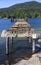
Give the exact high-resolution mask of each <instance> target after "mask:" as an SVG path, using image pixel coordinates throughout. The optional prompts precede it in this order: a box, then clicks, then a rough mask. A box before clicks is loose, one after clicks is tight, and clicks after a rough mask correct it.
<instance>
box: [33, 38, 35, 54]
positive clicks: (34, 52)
mask: <svg viewBox="0 0 41 65" xmlns="http://www.w3.org/2000/svg"><path fill="white" fill-rule="evenodd" d="M32 53H35V39H33V40H32Z"/></svg>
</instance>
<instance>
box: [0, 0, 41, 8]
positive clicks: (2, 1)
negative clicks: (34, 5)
mask: <svg viewBox="0 0 41 65" xmlns="http://www.w3.org/2000/svg"><path fill="white" fill-rule="evenodd" d="M29 1H37V2H41V0H0V8H6V7H9V6H12V5H14V4H18V3H24V2H29Z"/></svg>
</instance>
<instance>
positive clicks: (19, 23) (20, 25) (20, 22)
mask: <svg viewBox="0 0 41 65" xmlns="http://www.w3.org/2000/svg"><path fill="white" fill-rule="evenodd" d="M12 28H13V29H14V28H30V24H28V23H27V22H26V21H25V20H24V19H18V21H17V22H16V23H15V24H14V25H13V26H12V27H11V28H10V29H12Z"/></svg>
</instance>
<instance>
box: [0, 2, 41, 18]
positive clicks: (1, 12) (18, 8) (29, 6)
mask: <svg viewBox="0 0 41 65" xmlns="http://www.w3.org/2000/svg"><path fill="white" fill-rule="evenodd" d="M34 12H35V14H36V15H35V17H37V16H40V17H41V15H40V14H41V3H39V2H36V1H30V2H25V3H20V4H15V5H13V6H10V7H8V8H3V9H0V17H4V16H5V17H8V16H15V17H21V18H22V17H23V16H24V17H25V16H26V17H31V16H33V13H34Z"/></svg>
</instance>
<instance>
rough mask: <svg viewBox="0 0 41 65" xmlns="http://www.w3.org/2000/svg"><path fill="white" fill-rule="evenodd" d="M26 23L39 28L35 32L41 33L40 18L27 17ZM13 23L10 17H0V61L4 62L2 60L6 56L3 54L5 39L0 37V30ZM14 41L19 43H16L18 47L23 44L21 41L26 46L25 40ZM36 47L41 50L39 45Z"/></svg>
mask: <svg viewBox="0 0 41 65" xmlns="http://www.w3.org/2000/svg"><path fill="white" fill-rule="evenodd" d="M28 23H29V24H30V25H31V27H32V28H34V29H35V30H39V31H36V32H37V33H40V34H41V31H40V30H41V18H36V19H34V18H33V19H28ZM14 24H15V22H11V21H10V19H0V63H1V62H4V60H6V56H5V46H6V41H5V38H1V32H2V30H5V29H6V30H7V29H8V28H10V27H11V26H12V25H14ZM10 43H11V42H10ZM15 43H19V44H18V45H19V47H20V46H23V44H22V43H24V46H27V40H19V41H15ZM25 43H26V45H25ZM36 44H41V43H38V42H37V43H36ZM10 45H11V44H10ZM18 45H16V44H15V46H16V47H18ZM36 49H38V50H39V51H41V47H40V48H39V47H36Z"/></svg>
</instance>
